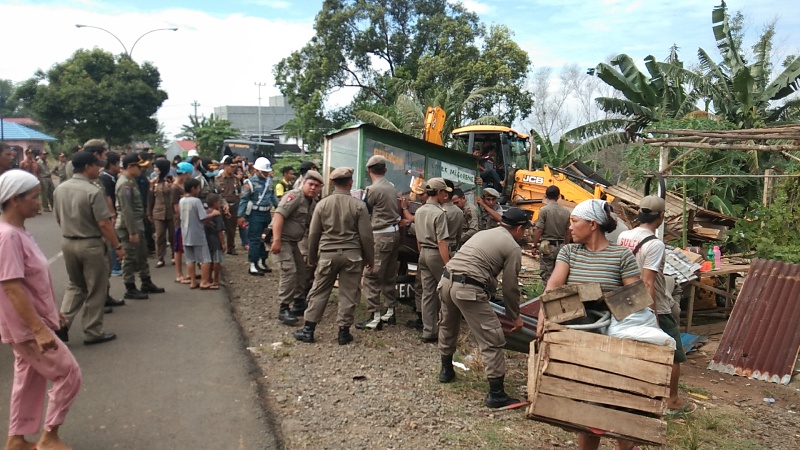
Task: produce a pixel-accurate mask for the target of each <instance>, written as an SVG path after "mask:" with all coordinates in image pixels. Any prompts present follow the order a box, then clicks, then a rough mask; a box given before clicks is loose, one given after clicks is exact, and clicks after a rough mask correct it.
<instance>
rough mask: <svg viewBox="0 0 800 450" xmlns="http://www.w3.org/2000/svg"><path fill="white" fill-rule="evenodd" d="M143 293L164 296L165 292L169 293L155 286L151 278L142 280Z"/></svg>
mask: <svg viewBox="0 0 800 450" xmlns="http://www.w3.org/2000/svg"><path fill="white" fill-rule="evenodd" d="M141 291H142V292H144V293H145V294H163V293H164V292H167V290H166V289H164V288H160V287H158V286H156V285H155V284H153V280H151V279H150V277H147V278H142V289H141Z"/></svg>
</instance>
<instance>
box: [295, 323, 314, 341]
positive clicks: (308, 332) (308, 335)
mask: <svg viewBox="0 0 800 450" xmlns="http://www.w3.org/2000/svg"><path fill="white" fill-rule="evenodd" d="M316 328H317V324H315V323H314V322H309V321H306V324H305V325H304V326H303V328H301V329H299V330H297V331H295V332H294V338H295V339H297V340H298V341H301V342H307V343H309V344H313V343H314V330H315V329H316Z"/></svg>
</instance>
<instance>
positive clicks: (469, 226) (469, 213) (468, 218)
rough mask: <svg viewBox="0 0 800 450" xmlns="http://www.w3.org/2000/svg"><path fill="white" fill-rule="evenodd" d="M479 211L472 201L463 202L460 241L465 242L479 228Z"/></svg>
mask: <svg viewBox="0 0 800 450" xmlns="http://www.w3.org/2000/svg"><path fill="white" fill-rule="evenodd" d="M480 220H481V213H480V212H479V211H478V207H477V206H476V205H475V204H474V203H470V202H466V203H465V204H464V224H463V225H462V227H461V242H462V243H464V242H467V241H468V240H469V238H471V237H472V236H475V233H477V232H478V231H479V229H480V226H481V224H480Z"/></svg>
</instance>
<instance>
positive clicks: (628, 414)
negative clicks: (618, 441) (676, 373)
mask: <svg viewBox="0 0 800 450" xmlns="http://www.w3.org/2000/svg"><path fill="white" fill-rule="evenodd" d="M672 358H673V350H672V349H670V348H669V347H664V346H658V345H653V344H647V343H643V342H636V341H632V340H629V339H620V338H613V337H609V336H604V335H600V334H594V333H589V332H586V331H576V330H563V331H548V332H546V333H545V335H544V340H543V341H542V342H541V343H540V345H539V352H538V353H537V354H536V355H534V348H533V343H531V357H530V358H529V360H528V361H529V367H528V395H529V400H530V402H531V405H530V406H529V407H528V414H527V417H528V418H529V419H533V420H538V421H541V422H545V423H549V424H551V425H556V426H559V427H562V428H564V429H567V430H571V431H586V432H593V433H601V434H602V435H603V436H605V437H612V438H623V439H628V440H631V441H634V442H636V443H638V444H646V445H663V444H664V443H665V442H666V433H667V422H666V421H665V420H664V419H663V416H664V413H665V412H666V401H667V398H668V397H669V380H670V375H671V372H672Z"/></svg>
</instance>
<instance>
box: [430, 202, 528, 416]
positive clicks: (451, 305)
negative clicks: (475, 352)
mask: <svg viewBox="0 0 800 450" xmlns="http://www.w3.org/2000/svg"><path fill="white" fill-rule="evenodd" d="M530 226H531V223H530V222H529V221H528V219H527V215H526V214H525V212H524V211H522V210H521V209H519V208H510V209H509V210H508V211H506V212H505V213H504V214H503V217H502V222H501V224H500V226H499V227H496V228H493V229H491V230H485V231H480V232H478V234H476V235H475V236H474V237H473V238H472V239H470V240H469V242H467V243H466V244H464V246H463V247H461V250H459V251H458V253H456V255H455V256H454V257H453V259H452V260H450V262H449V263H447V266H446V267H445V269H444V273H443V274H442V281H441V284H440V286H439V294H440V295H441V299H442V320H441V322H440V325H439V352H440V353H441V356H442V370H441V372H439V381H440V382H442V383H449V382H451V381H453V380H454V379H455V376H456V374H455V372H454V371H453V354H454V353H455V351H456V343H457V341H458V333H459V328H460V326H461V316H463V317H464V320H465V321H466V322H467V325H468V326H469V329H470V332H471V333H472V336H474V337H475V340H476V341H477V343H478V347H479V348H480V350H481V356H482V358H483V365H484V367H485V370H486V376H487V377H488V378H489V394H488V395H487V396H486V406H488V407H490V408H499V407H501V406H506V405H510V404H512V403H517V402H518V401H519V400H516V399H512V398H509V397H508V395H506V393H505V389H504V386H503V383H504V379H505V375H506V361H505V355H504V354H503V346H504V345H505V344H506V339H505V337H504V336H503V330H502V328H501V326H500V320H499V319H498V318H497V315H496V314H495V313H494V311H493V310H492V306H491V305H490V304H489V299H490V292H493V291H494V289H495V288H496V286H497V276H498V275H499V274H500V273H501V272H502V274H503V302H504V304H505V308H506V314H507V315H508V317H510V318H511V319H512V320H513V328H512V333H513V332H514V331H516V330H518V329H519V328H522V318H521V317H519V295H520V293H519V286H518V284H517V276H518V275H519V270H520V265H521V261H522V251H521V249H520V247H519V244H518V243H517V242H518V241H519V240H520V239H522V236H523V235H524V234H525V230H526V229H527V228H530Z"/></svg>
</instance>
